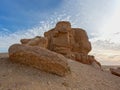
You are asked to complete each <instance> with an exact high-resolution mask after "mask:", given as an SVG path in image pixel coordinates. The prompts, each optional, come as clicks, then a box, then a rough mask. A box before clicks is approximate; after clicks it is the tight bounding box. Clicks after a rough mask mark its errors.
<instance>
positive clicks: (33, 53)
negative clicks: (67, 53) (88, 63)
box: [9, 44, 70, 76]
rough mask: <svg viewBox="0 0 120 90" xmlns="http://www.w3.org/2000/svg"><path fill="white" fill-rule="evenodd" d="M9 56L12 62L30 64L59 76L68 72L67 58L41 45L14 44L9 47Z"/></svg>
mask: <svg viewBox="0 0 120 90" xmlns="http://www.w3.org/2000/svg"><path fill="white" fill-rule="evenodd" d="M9 57H10V60H11V61H12V62H15V63H20V64H24V65H28V66H32V67H35V68H37V69H40V70H42V71H46V72H50V73H54V74H57V75H59V76H65V75H66V74H68V73H69V72H70V69H69V66H68V63H67V59H66V58H65V57H64V56H63V55H60V54H58V53H55V52H51V51H49V50H47V49H44V48H41V47H36V46H34V47H33V46H26V45H20V44H14V45H12V46H11V47H10V48H9Z"/></svg>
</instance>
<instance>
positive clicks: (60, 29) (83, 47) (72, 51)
mask: <svg viewBox="0 0 120 90" xmlns="http://www.w3.org/2000/svg"><path fill="white" fill-rule="evenodd" d="M44 36H45V37H47V38H48V49H49V50H51V51H54V52H57V53H60V54H63V55H64V56H65V57H67V58H70V59H73V60H76V61H79V62H81V63H84V64H91V65H92V63H94V65H95V64H97V65H98V66H99V67H101V65H100V63H99V62H97V61H96V60H95V59H94V58H93V57H92V56H89V55H88V53H89V52H90V51H91V49H92V47H91V43H90V42H89V40H88V36H87V33H86V31H85V30H83V29H81V28H71V24H70V23H69V22H66V21H61V22H58V23H57V24H56V27H55V28H53V29H51V30H49V31H47V32H45V33H44Z"/></svg>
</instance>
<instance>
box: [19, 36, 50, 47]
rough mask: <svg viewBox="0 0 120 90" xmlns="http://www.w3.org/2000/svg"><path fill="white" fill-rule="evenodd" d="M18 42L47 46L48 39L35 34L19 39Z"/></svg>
mask: <svg viewBox="0 0 120 90" xmlns="http://www.w3.org/2000/svg"><path fill="white" fill-rule="evenodd" d="M20 42H21V43H22V44H25V45H28V46H39V47H43V48H47V46H48V39H47V38H45V37H40V36H36V37H35V38H32V39H21V40H20Z"/></svg>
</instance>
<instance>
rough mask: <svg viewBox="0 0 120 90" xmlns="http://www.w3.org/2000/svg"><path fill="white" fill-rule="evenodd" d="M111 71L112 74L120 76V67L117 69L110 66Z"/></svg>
mask: <svg viewBox="0 0 120 90" xmlns="http://www.w3.org/2000/svg"><path fill="white" fill-rule="evenodd" d="M110 71H111V73H112V74H114V75H116V76H119V77H120V68H117V69H113V68H110Z"/></svg>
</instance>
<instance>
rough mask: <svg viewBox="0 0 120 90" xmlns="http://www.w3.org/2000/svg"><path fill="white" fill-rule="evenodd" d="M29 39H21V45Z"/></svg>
mask: <svg viewBox="0 0 120 90" xmlns="http://www.w3.org/2000/svg"><path fill="white" fill-rule="evenodd" d="M30 40H31V39H21V40H20V42H21V43H22V44H27V43H28V42H29V41H30Z"/></svg>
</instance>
